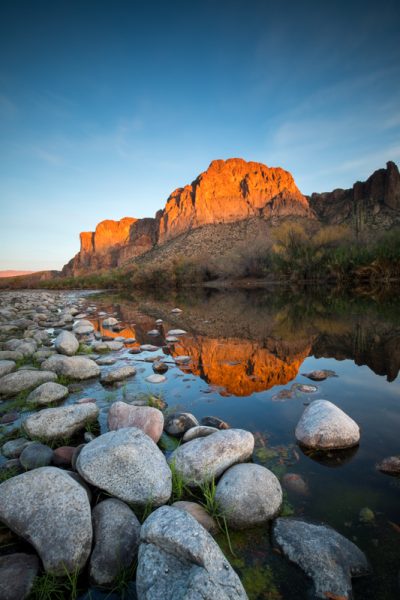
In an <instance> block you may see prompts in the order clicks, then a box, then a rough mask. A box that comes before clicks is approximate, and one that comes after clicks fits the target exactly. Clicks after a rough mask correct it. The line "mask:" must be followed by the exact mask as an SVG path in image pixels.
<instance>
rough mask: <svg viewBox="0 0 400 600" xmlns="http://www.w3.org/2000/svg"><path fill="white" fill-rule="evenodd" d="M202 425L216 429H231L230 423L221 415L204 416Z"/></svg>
mask: <svg viewBox="0 0 400 600" xmlns="http://www.w3.org/2000/svg"><path fill="white" fill-rule="evenodd" d="M200 423H201V425H205V426H206V427H215V428H216V429H229V428H230V425H228V423H226V421H223V420H222V419H220V418H219V417H203V418H202V419H201V421H200Z"/></svg>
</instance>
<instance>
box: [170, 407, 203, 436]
mask: <svg viewBox="0 0 400 600" xmlns="http://www.w3.org/2000/svg"><path fill="white" fill-rule="evenodd" d="M198 424H199V422H198V420H197V419H196V417H195V416H194V415H192V413H188V412H177V413H172V414H171V415H168V417H167V418H166V420H165V425H164V429H165V431H166V432H167V433H169V435H175V436H180V435H183V434H184V433H185V432H186V431H188V430H189V429H192V428H193V427H197V425H198Z"/></svg>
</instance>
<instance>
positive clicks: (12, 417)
mask: <svg viewBox="0 0 400 600" xmlns="http://www.w3.org/2000/svg"><path fill="white" fill-rule="evenodd" d="M18 419H19V412H17V411H15V410H14V411H11V412H7V413H5V414H4V415H2V416H1V417H0V424H1V425H8V423H14V421H17V420H18Z"/></svg>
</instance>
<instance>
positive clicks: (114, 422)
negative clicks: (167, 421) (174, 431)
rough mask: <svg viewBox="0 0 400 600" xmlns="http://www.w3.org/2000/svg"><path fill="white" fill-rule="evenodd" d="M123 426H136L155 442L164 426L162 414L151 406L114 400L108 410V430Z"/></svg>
mask: <svg viewBox="0 0 400 600" xmlns="http://www.w3.org/2000/svg"><path fill="white" fill-rule="evenodd" d="M125 427H137V428H138V429H141V430H142V431H143V432H144V433H146V434H147V435H148V436H150V437H151V439H152V440H153V441H154V442H155V443H157V442H158V440H159V439H160V437H161V434H162V432H163V428H164V415H163V414H162V412H161V411H160V410H158V409H157V408H152V407H151V406H132V405H131V404H126V402H121V401H118V402H114V403H113V404H112V405H111V407H110V410H109V412H108V428H109V430H110V431H113V430H116V429H123V428H125Z"/></svg>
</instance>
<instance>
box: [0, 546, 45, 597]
mask: <svg viewBox="0 0 400 600" xmlns="http://www.w3.org/2000/svg"><path fill="white" fill-rule="evenodd" d="M38 572H39V559H38V557H37V556H35V555H34V554H23V553H18V554H8V555H6V556H0V598H1V599H2V600H25V598H28V596H29V594H30V592H31V590H32V586H33V582H34V580H35V577H36V575H37V574H38Z"/></svg>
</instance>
